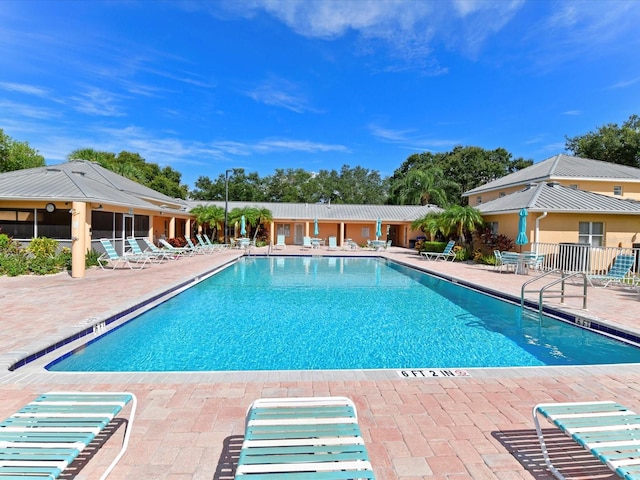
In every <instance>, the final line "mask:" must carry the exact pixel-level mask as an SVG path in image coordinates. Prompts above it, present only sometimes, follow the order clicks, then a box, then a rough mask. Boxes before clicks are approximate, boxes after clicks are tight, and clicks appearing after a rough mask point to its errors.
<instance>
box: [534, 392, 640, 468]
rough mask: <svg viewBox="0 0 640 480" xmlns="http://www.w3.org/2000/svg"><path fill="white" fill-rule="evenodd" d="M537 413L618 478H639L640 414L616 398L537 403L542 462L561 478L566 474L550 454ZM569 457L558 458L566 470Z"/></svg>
mask: <svg viewBox="0 0 640 480" xmlns="http://www.w3.org/2000/svg"><path fill="white" fill-rule="evenodd" d="M540 416H541V417H543V418H546V419H547V420H548V421H549V422H550V423H551V424H552V425H554V426H556V427H558V428H559V429H560V430H561V431H562V432H563V433H565V434H566V435H568V436H569V437H570V438H571V439H572V440H573V441H575V442H576V443H578V445H580V446H581V447H583V448H585V449H586V450H587V451H588V452H589V453H590V454H591V455H593V456H594V457H595V458H596V459H597V460H599V461H600V462H602V463H603V464H605V465H606V466H607V467H609V468H610V469H611V470H612V471H613V472H615V473H616V474H617V475H618V476H619V477H620V478H624V479H628V480H632V479H637V478H638V475H639V473H638V472H639V471H640V449H638V443H639V440H638V432H640V417H639V416H638V414H636V413H634V412H632V411H631V410H628V409H627V408H626V407H623V406H622V405H620V404H618V403H615V402H571V403H540V404H538V405H536V406H534V407H533V422H534V424H535V427H536V432H537V434H538V440H539V441H540V447H541V449H542V455H543V457H544V460H545V463H546V464H547V468H548V469H549V471H550V472H551V473H552V474H553V475H554V476H555V477H556V478H558V479H560V480H563V479H564V478H565V476H564V475H563V474H562V473H561V472H560V471H559V470H558V468H557V467H556V466H555V465H554V464H553V462H552V460H551V457H550V456H549V450H548V448H547V443H546V441H545V439H544V435H543V432H542V429H541V427H540V421H539V419H538V417H540ZM571 458H573V457H571ZM571 458H570V457H568V456H565V455H562V457H561V458H559V460H561V463H562V465H564V466H565V467H566V468H567V469H568V470H569V471H570V470H571V463H572V460H571ZM561 468H562V467H561ZM572 477H573V476H572Z"/></svg>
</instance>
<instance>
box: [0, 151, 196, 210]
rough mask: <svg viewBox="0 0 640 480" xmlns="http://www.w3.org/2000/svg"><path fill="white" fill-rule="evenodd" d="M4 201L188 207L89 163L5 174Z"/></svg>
mask: <svg viewBox="0 0 640 480" xmlns="http://www.w3.org/2000/svg"><path fill="white" fill-rule="evenodd" d="M0 200H50V201H65V202H72V201H80V202H91V203H106V204H109V205H119V206H125V207H132V208H146V209H152V210H163V209H167V210H171V209H173V210H181V211H182V210H185V209H186V208H187V204H186V202H184V201H183V200H181V199H176V198H171V197H169V196H167V195H164V194H162V193H160V192H157V191H155V190H153V189H151V188H148V187H145V186H143V185H140V184H139V183H136V182H134V181H133V180H129V179H128V178H125V177H123V176H121V175H118V174H117V173H114V172H112V171H110V170H107V169H106V168H104V167H102V166H100V165H99V164H97V163H94V162H88V161H85V160H73V161H70V162H67V163H62V164H59V165H53V166H47V167H37V168H27V169H23V170H15V171H12V172H6V173H2V174H0Z"/></svg>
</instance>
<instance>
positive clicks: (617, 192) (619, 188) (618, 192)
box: [613, 185, 622, 197]
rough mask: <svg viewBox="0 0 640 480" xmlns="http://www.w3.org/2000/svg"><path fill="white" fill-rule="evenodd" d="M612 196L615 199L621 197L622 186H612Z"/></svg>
mask: <svg viewBox="0 0 640 480" xmlns="http://www.w3.org/2000/svg"><path fill="white" fill-rule="evenodd" d="M613 194H614V195H615V196H616V197H621V196H622V185H614V186H613Z"/></svg>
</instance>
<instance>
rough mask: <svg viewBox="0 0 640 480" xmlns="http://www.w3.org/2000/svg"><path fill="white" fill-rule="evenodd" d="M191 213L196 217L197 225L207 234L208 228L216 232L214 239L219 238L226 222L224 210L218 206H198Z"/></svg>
mask: <svg viewBox="0 0 640 480" xmlns="http://www.w3.org/2000/svg"><path fill="white" fill-rule="evenodd" d="M191 213H192V214H194V215H195V217H196V224H197V225H198V226H200V227H202V229H203V231H204V232H205V233H208V232H207V231H206V227H207V226H208V227H209V228H210V229H211V230H212V231H214V232H215V233H214V235H213V236H214V238H215V237H217V233H218V230H220V228H222V224H223V222H224V208H222V207H218V206H216V205H198V206H197V207H194V208H192V209H191Z"/></svg>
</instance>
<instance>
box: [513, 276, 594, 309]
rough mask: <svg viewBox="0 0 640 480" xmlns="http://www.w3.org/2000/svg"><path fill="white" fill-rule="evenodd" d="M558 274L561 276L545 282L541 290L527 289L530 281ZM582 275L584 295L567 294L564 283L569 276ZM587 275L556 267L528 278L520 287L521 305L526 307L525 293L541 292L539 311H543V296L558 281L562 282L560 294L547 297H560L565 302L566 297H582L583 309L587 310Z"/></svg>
mask: <svg viewBox="0 0 640 480" xmlns="http://www.w3.org/2000/svg"><path fill="white" fill-rule="evenodd" d="M554 273H555V274H557V273H560V278H558V279H556V280H554V281H553V282H551V283H547V284H545V285H544V286H543V287H542V288H541V289H540V290H526V288H525V287H526V286H527V285H529V284H530V283H533V282H535V281H537V280H540V279H541V278H544V277H546V276H548V275H551V274H554ZM578 276H581V277H582V282H583V294H582V295H566V294H565V293H564V291H565V290H564V284H565V281H566V280H567V279H569V278H573V277H578ZM587 281H588V279H587V275H586V274H585V273H584V272H571V273H569V274H568V275H565V274H564V271H563V270H561V269H555V270H550V271H548V272H545V273H543V274H542V275H539V276H537V277H536V278H532V279H531V280H528V281H526V282H524V283H523V284H522V287H521V289H520V306H521V307H524V294H525V293H527V292H539V297H538V311H539V312H540V313H542V299H543V296H544V294H545V292H546V291H547V290H548V289H549V288H550V287H553V286H554V285H557V284H558V283H560V284H561V288H560V295H552V296H550V297H549V296H548V297H547V298H560V302H561V303H564V299H565V298H582V309H583V310H586V309H587V286H588V284H587Z"/></svg>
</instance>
